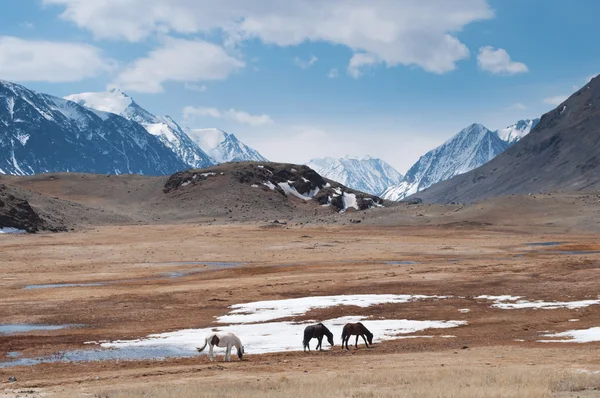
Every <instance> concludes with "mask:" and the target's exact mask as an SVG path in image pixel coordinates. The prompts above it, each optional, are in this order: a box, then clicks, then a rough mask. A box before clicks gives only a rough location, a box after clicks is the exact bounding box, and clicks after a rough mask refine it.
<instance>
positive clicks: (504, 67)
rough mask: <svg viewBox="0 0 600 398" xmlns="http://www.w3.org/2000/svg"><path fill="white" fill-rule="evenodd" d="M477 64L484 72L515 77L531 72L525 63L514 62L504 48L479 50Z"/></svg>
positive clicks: (489, 47) (482, 48)
mask: <svg viewBox="0 0 600 398" xmlns="http://www.w3.org/2000/svg"><path fill="white" fill-rule="evenodd" d="M477 64H478V65H479V67H480V68H481V69H482V70H484V71H487V72H491V73H495V74H507V75H514V74H517V73H525V72H528V71H529V68H527V65H525V64H524V63H522V62H515V61H512V60H511V59H510V55H508V53H507V52H506V50H504V49H503V48H498V49H495V48H494V47H491V46H486V47H481V48H480V49H479V55H477Z"/></svg>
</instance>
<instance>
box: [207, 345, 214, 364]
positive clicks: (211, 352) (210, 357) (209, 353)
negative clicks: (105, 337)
mask: <svg viewBox="0 0 600 398" xmlns="http://www.w3.org/2000/svg"><path fill="white" fill-rule="evenodd" d="M213 348H214V345H212V343H211V344H210V347H209V349H208V358H209V359H210V361H211V362H212V361H214V360H215V357H214V356H213Z"/></svg>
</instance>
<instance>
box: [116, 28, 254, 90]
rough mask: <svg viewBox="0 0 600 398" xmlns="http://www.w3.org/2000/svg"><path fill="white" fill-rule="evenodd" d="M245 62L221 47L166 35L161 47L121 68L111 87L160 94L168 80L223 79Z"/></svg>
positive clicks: (241, 66)
mask: <svg viewBox="0 0 600 398" xmlns="http://www.w3.org/2000/svg"><path fill="white" fill-rule="evenodd" d="M243 67H244V62H242V61H240V60H239V59H237V58H234V57H232V56H230V55H229V54H227V52H226V51H225V50H224V49H223V48H222V47H220V46H217V45H215V44H212V43H208V42H206V41H202V40H183V39H174V38H170V37H167V38H165V39H164V40H163V43H162V46H161V47H159V48H158V49H155V50H153V51H151V52H150V53H148V55H147V56H146V57H144V58H140V59H138V60H136V61H134V62H133V63H132V64H131V65H129V66H128V67H127V68H125V70H124V71H122V72H121V73H120V74H119V76H118V77H117V79H116V80H115V82H114V83H113V85H114V86H118V87H121V88H123V89H124V90H129V91H137V92H141V93H159V92H162V91H163V83H165V82H167V81H178V82H186V83H188V84H189V83H190V82H198V81H203V80H221V79H225V78H226V77H227V76H229V75H230V74H231V73H233V72H234V71H235V70H236V69H239V68H243Z"/></svg>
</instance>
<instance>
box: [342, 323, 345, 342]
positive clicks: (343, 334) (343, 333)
mask: <svg viewBox="0 0 600 398" xmlns="http://www.w3.org/2000/svg"><path fill="white" fill-rule="evenodd" d="M345 338H346V326H344V328H343V329H342V341H344V339H345Z"/></svg>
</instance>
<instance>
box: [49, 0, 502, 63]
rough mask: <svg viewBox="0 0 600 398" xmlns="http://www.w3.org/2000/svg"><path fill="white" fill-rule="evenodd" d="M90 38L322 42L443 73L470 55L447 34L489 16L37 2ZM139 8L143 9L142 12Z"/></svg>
mask: <svg viewBox="0 0 600 398" xmlns="http://www.w3.org/2000/svg"><path fill="white" fill-rule="evenodd" d="M43 2H44V3H45V4H54V5H60V6H62V7H63V9H64V12H63V13H62V18H63V19H66V20H69V21H72V22H74V23H75V24H76V25H77V26H79V27H81V28H85V29H88V30H90V31H91V32H92V33H93V34H94V35H95V36H96V37H97V38H108V39H124V40H128V41H140V40H142V39H144V38H146V37H148V36H150V35H154V34H157V33H160V34H165V33H169V32H176V33H182V34H192V33H207V32H210V33H214V32H215V31H217V32H222V33H224V35H225V37H224V41H225V42H226V43H227V44H229V45H234V44H235V43H237V42H240V41H243V40H249V39H253V38H257V39H259V40H261V41H262V42H264V43H269V44H275V45H278V46H295V45H299V44H301V43H304V42H308V41H312V42H328V43H332V44H336V45H342V46H345V47H347V48H349V49H351V50H352V51H354V52H357V53H368V54H373V55H374V56H376V59H377V60H378V62H381V63H385V64H386V65H387V66H388V67H393V66H398V65H417V66H419V67H421V68H423V69H425V70H427V71H429V72H433V73H445V72H448V71H451V70H453V69H455V68H456V63H457V62H458V61H460V60H463V59H465V58H467V57H468V56H469V50H468V49H467V47H466V46H465V45H464V44H463V43H461V42H460V41H459V40H458V39H457V38H456V37H455V36H454V35H455V34H456V32H459V31H460V30H462V29H463V28H464V27H465V26H466V25H468V24H470V23H472V22H474V21H480V20H485V19H489V18H492V17H493V15H494V14H493V11H492V9H491V8H490V6H489V4H488V3H487V1H486V0H427V1H424V0H402V1H389V0H370V1H359V0H322V1H313V0H295V1H262V0H222V1H219V2H215V1H212V0H168V1H167V0H128V1H123V0H103V1H84V0H43ZM141 10H143V12H141Z"/></svg>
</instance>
